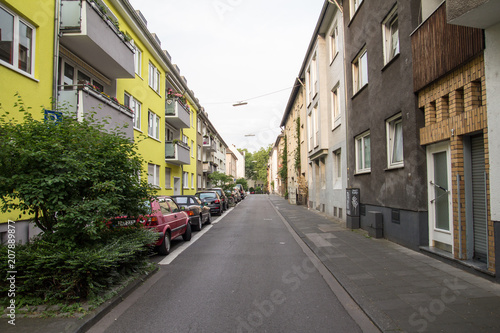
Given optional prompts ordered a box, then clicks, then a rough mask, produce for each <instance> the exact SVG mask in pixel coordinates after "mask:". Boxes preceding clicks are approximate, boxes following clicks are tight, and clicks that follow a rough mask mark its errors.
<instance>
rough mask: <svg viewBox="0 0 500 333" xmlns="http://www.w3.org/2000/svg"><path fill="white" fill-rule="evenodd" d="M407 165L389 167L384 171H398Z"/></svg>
mask: <svg viewBox="0 0 500 333" xmlns="http://www.w3.org/2000/svg"><path fill="white" fill-rule="evenodd" d="M404 167H405V165H404V164H400V165H399V164H398V165H393V166H389V167H387V168H385V169H384V171H392V170H398V169H404Z"/></svg>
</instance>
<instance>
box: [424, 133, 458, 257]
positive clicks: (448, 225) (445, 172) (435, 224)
mask: <svg viewBox="0 0 500 333" xmlns="http://www.w3.org/2000/svg"><path fill="white" fill-rule="evenodd" d="M427 176H428V182H429V183H428V184H427V185H428V198H429V245H430V246H433V247H436V248H439V249H441V250H444V251H447V252H452V253H453V206H452V193H451V192H452V191H451V186H452V182H451V162H450V143H449V142H444V143H438V144H435V145H431V146H429V147H427Z"/></svg>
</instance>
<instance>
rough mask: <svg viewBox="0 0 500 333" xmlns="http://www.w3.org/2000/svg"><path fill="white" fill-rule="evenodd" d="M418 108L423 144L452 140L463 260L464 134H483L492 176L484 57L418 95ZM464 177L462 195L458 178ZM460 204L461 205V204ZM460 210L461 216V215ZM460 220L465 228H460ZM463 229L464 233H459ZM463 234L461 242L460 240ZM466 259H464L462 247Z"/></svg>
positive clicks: (490, 228) (490, 265)
mask: <svg viewBox="0 0 500 333" xmlns="http://www.w3.org/2000/svg"><path fill="white" fill-rule="evenodd" d="M418 107H419V108H420V109H423V110H424V113H425V127H423V128H421V129H420V144H421V145H429V144H433V143H437V142H440V141H445V140H449V141H450V147H451V148H450V149H451V170H452V175H451V177H452V184H453V186H452V198H453V231H454V253H453V255H454V257H455V258H459V259H463V258H465V254H466V253H467V248H466V243H467V242H466V224H465V214H466V211H465V196H464V189H465V183H464V150H463V148H464V143H463V135H468V134H473V133H474V134H476V133H482V134H483V136H484V146H485V163H486V166H485V167H486V170H487V172H488V173H489V150H488V124H487V113H486V86H485V75H484V57H483V55H482V54H481V55H480V56H478V57H476V58H474V59H473V60H471V61H469V62H468V63H466V64H464V65H463V66H461V67H459V68H457V69H455V70H454V71H452V72H450V73H449V74H447V75H446V76H444V77H442V78H441V79H439V80H437V81H435V82H434V83H432V84H430V85H429V86H427V87H426V88H424V89H422V90H421V91H419V92H418ZM457 174H458V175H460V189H461V191H460V192H461V196H460V198H459V196H458V185H457V181H456V175H457ZM489 183H490V182H489V179H487V184H486V185H487V210H488V222H487V223H488V247H489V248H488V252H489V253H488V257H489V260H488V269H489V270H490V271H492V272H494V267H495V254H494V247H495V243H494V231H493V223H492V221H491V214H490V191H489ZM459 201H460V205H459ZM459 207H460V214H459ZM459 220H461V225H460V226H459V222H458V221H459ZM459 228H460V230H459ZM459 235H461V238H462V239H461V242H460V239H459ZM459 245H461V246H462V257H460V246H459Z"/></svg>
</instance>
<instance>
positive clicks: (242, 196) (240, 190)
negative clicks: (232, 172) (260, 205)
mask: <svg viewBox="0 0 500 333" xmlns="http://www.w3.org/2000/svg"><path fill="white" fill-rule="evenodd" d="M234 188H237V189H238V191H239V192H240V194H241V200H243V199H245V195H246V192H245V189H244V188H243V185H241V184H236V185H234Z"/></svg>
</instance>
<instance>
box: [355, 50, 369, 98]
mask: <svg viewBox="0 0 500 333" xmlns="http://www.w3.org/2000/svg"><path fill="white" fill-rule="evenodd" d="M352 76H353V84H354V87H353V92H354V94H356V93H357V92H358V91H359V90H361V88H363V87H364V86H365V85H366V84H368V53H367V52H366V48H364V49H363V50H361V52H359V53H358V56H357V57H356V59H354V61H353V62H352Z"/></svg>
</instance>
